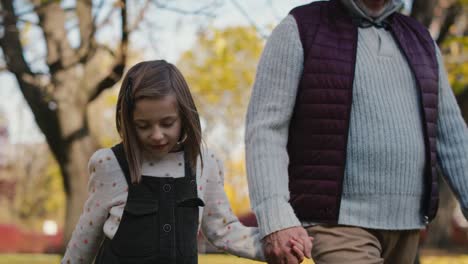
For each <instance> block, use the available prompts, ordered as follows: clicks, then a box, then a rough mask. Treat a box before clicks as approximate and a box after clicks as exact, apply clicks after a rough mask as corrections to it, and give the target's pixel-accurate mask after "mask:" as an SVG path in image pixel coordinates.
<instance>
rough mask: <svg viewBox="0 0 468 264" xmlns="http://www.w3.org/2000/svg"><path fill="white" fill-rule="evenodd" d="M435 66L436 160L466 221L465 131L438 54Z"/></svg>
mask: <svg viewBox="0 0 468 264" xmlns="http://www.w3.org/2000/svg"><path fill="white" fill-rule="evenodd" d="M436 50H437V60H438V64H439V112H438V114H439V116H438V124H437V141H436V144H437V158H438V160H439V164H440V165H441V169H442V171H443V174H444V176H445V179H446V180H447V182H448V183H449V185H450V187H451V189H452V190H453V191H454V193H455V195H456V196H457V198H458V200H459V201H460V205H461V209H462V212H463V214H464V215H465V218H466V219H468V129H467V127H466V123H465V121H464V120H463V117H462V115H461V112H460V108H459V107H458V105H457V101H456V99H455V96H454V94H453V91H452V89H451V88H450V84H449V82H448V79H447V72H446V70H445V68H444V62H443V60H442V55H441V54H440V50H439V49H438V48H437V45H436Z"/></svg>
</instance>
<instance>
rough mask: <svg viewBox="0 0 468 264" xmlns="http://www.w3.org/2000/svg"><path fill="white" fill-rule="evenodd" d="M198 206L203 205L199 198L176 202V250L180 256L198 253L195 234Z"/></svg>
mask: <svg viewBox="0 0 468 264" xmlns="http://www.w3.org/2000/svg"><path fill="white" fill-rule="evenodd" d="M199 206H205V203H204V202H203V201H202V200H201V199H200V198H190V199H186V200H182V201H179V202H178V203H177V207H176V221H177V225H176V227H177V228H178V232H177V242H178V244H177V250H178V251H179V254H180V255H182V256H186V257H193V256H196V255H197V254H198V252H197V236H198V207H199Z"/></svg>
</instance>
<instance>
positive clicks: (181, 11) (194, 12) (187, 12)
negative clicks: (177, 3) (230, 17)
mask: <svg viewBox="0 0 468 264" xmlns="http://www.w3.org/2000/svg"><path fill="white" fill-rule="evenodd" d="M214 2H216V1H214ZM153 3H154V5H155V6H156V7H158V8H161V9H164V10H168V11H172V12H176V13H179V14H182V15H200V16H207V17H214V14H213V13H211V12H208V11H207V9H208V7H211V6H213V3H209V4H206V5H205V6H202V7H200V8H198V9H196V10H185V9H181V8H177V7H173V6H169V5H168V4H165V3H161V2H159V1H157V0H153Z"/></svg>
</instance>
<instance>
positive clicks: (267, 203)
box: [245, 15, 303, 238]
mask: <svg viewBox="0 0 468 264" xmlns="http://www.w3.org/2000/svg"><path fill="white" fill-rule="evenodd" d="M302 69H303V50H302V44H301V41H300V37H299V32H298V29H297V25H296V21H295V19H294V18H293V17H292V16H291V15H289V16H287V17H286V18H285V19H284V20H283V21H282V22H281V23H280V24H279V25H278V26H277V27H276V28H275V29H274V30H273V32H272V34H271V36H270V37H269V39H268V41H267V43H266V46H265V49H264V50H263V53H262V56H261V58H260V62H259V65H258V68H257V75H256V79H255V84H254V87H253V91H252V95H251V99H250V103H249V107H248V111H247V124H246V133H245V135H246V139H245V145H246V163H247V175H248V182H249V189H250V199H251V202H252V208H253V210H254V212H255V214H256V216H257V220H258V223H259V228H260V236H261V237H262V238H263V237H265V236H267V235H269V234H271V233H273V232H276V231H278V230H282V229H286V228H290V227H294V226H300V225H301V223H300V222H299V220H298V219H297V217H296V215H295V214H294V211H293V209H292V207H291V205H290V204H289V202H288V201H289V188H288V163H289V157H288V153H287V151H286V144H287V140H288V129H289V121H290V119H291V115H292V112H293V108H294V103H295V100H296V93H297V88H298V84H299V81H300V77H301V74H302Z"/></svg>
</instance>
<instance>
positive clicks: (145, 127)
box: [137, 126, 149, 130]
mask: <svg viewBox="0 0 468 264" xmlns="http://www.w3.org/2000/svg"><path fill="white" fill-rule="evenodd" d="M137 128H138V129H142V130H144V129H148V128H149V126H137Z"/></svg>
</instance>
